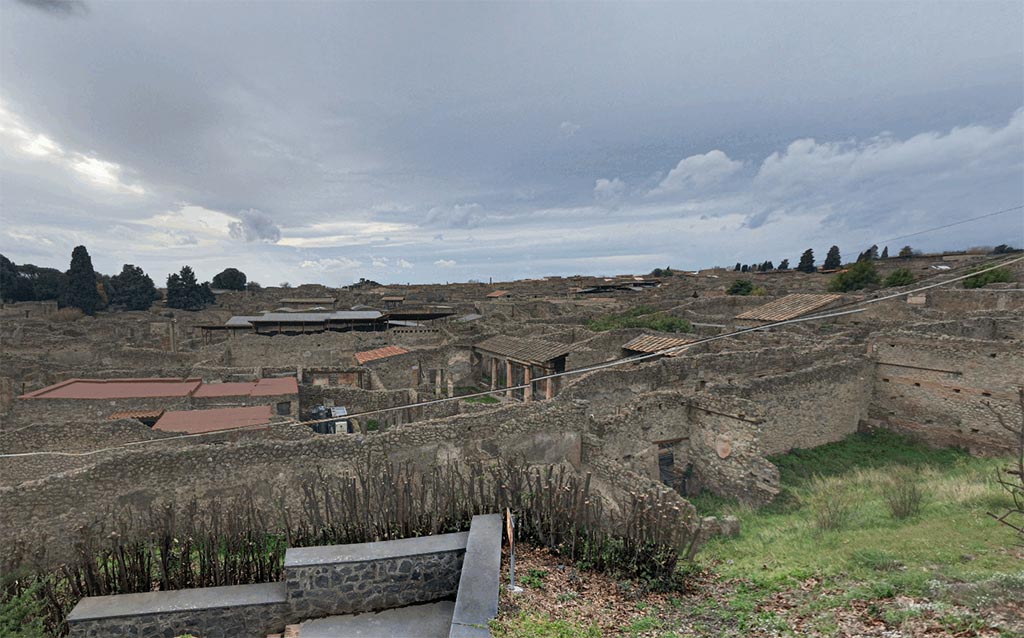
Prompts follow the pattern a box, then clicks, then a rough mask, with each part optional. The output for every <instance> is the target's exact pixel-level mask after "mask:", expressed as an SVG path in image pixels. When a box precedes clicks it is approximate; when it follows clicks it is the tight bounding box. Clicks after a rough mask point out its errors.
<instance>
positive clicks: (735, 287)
mask: <svg viewBox="0 0 1024 638" xmlns="http://www.w3.org/2000/svg"><path fill="white" fill-rule="evenodd" d="M753 291H754V284H752V283H751V282H750V280H748V279H737V280H736V281H734V282H732V285H731V286H729V290H728V293H729V294H730V295H749V294H750V293H751V292H753Z"/></svg>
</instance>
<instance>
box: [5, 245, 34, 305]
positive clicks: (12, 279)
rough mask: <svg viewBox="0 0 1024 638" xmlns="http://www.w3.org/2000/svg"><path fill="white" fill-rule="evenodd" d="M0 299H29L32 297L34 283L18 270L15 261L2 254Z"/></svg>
mask: <svg viewBox="0 0 1024 638" xmlns="http://www.w3.org/2000/svg"><path fill="white" fill-rule="evenodd" d="M0 299H3V300H4V301H28V300H30V299H32V283H31V282H30V281H28V280H27V279H26V278H25V277H23V276H22V275H21V273H20V272H18V266H17V265H15V263H14V262H13V261H11V260H10V259H8V258H7V257H5V256H4V255H0Z"/></svg>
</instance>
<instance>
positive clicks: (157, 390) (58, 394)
mask: <svg viewBox="0 0 1024 638" xmlns="http://www.w3.org/2000/svg"><path fill="white" fill-rule="evenodd" d="M201 383H202V381H201V380H200V379H68V380H67V381H63V382H61V383H57V384H55V385H51V386H49V387H46V388H42V389H41V390H36V391H35V392H29V393H28V394H23V395H21V397H19V398H22V399H143V398H149V397H187V396H188V395H189V394H191V393H192V392H193V391H195V389H196V388H198V387H199V385H200V384H201Z"/></svg>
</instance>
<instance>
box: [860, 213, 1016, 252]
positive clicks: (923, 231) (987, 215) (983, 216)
mask: <svg viewBox="0 0 1024 638" xmlns="http://www.w3.org/2000/svg"><path fill="white" fill-rule="evenodd" d="M1022 208H1024V204H1022V205H1020V206H1014V207H1012V208H1004V209H1003V210H997V211H995V212H994V213H986V214H984V215H978V216H977V217H971V218H969V219H961V220H960V221H956V222H952V223H950V224H944V225H942V226H936V227H934V228H927V229H925V230H919V231H917V232H916V233H908V234H906V235H900V236H898V237H890V238H888V239H882V240H880V241H879V242H878V243H879V244H885V243H887V242H890V241H896V240H897V239H906V238H907V237H916V236H918V235H924V234H925V233H931V232H934V231H936V230H943V229H945V228H952V227H953V226H959V225H960V224H966V223H967V222H973V221H977V220H979V219H986V218H988V217H995V216H996V215H1005V214H1006V213H1012V212H1013V211H1015V210H1021V209H1022Z"/></svg>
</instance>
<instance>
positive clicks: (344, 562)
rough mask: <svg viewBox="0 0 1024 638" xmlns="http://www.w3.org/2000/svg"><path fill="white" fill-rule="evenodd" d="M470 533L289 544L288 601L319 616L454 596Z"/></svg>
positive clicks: (305, 614) (298, 609)
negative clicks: (300, 545)
mask: <svg viewBox="0 0 1024 638" xmlns="http://www.w3.org/2000/svg"><path fill="white" fill-rule="evenodd" d="M499 533H500V530H499ZM467 536H468V532H461V533H456V534H439V535H437V536H423V537H421V538H408V539H404V540H397V541H383V542H378V543H360V544H357V545H328V546H324V547H304V548H298V549H289V550H288V552H287V554H286V556H285V565H284V571H285V576H286V581H285V586H286V593H287V596H288V600H289V601H290V604H291V606H292V609H293V611H294V612H295V614H297V615H300V616H302V617H303V618H319V617H323V616H334V615H338V614H353V613H359V612H366V611H380V610H382V609H394V608H396V607H405V606H407V605H415V604H418V603H426V602H431V601H434V600H442V599H444V598H449V597H453V596H455V592H456V590H457V589H458V585H459V573H460V570H461V569H462V558H463V555H464V554H465V552H466V539H467Z"/></svg>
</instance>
